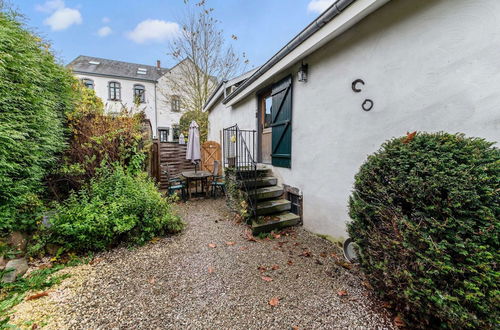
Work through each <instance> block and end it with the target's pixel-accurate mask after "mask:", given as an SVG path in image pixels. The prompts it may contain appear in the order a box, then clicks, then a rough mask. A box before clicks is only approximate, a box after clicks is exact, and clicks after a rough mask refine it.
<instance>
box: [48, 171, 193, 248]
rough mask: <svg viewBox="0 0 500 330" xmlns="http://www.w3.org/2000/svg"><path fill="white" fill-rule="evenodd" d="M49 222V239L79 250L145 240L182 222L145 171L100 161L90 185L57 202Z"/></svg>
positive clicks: (164, 232) (177, 227) (175, 227)
mask: <svg viewBox="0 0 500 330" xmlns="http://www.w3.org/2000/svg"><path fill="white" fill-rule="evenodd" d="M50 222H51V224H52V226H51V227H50V228H48V229H46V232H45V235H43V237H45V239H46V241H47V242H51V243H54V244H58V245H61V246H63V247H65V248H66V249H67V250H76V251H89V250H91V251H92V250H94V251H97V250H104V249H107V248H110V247H112V246H114V245H116V244H118V243H120V242H128V243H129V244H144V243H146V242H148V241H150V240H151V239H152V238H153V237H154V236H158V235H164V234H167V233H174V232H178V231H180V230H181V229H182V227H183V223H182V221H181V220H180V219H179V218H178V217H177V216H175V215H173V213H172V210H171V206H170V204H169V202H168V201H167V200H166V199H165V198H163V197H162V196H161V194H160V192H158V190H157V188H156V186H155V184H154V183H153V181H152V180H151V179H150V178H148V177H147V175H146V173H143V172H140V173H133V171H131V170H130V169H127V170H125V169H124V168H123V167H122V166H120V165H115V166H114V167H113V168H110V167H106V166H105V167H102V168H101V169H100V170H99V171H98V173H97V176H96V177H95V178H93V179H92V180H91V182H90V184H89V185H88V186H84V187H83V188H82V189H81V190H80V191H79V192H78V193H72V194H71V195H70V197H69V198H68V200H66V201H65V202H64V203H62V204H60V205H58V207H56V213H55V215H54V216H53V217H52V218H51V220H50Z"/></svg>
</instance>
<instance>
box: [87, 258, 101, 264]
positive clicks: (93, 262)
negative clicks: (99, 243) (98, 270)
mask: <svg viewBox="0 0 500 330" xmlns="http://www.w3.org/2000/svg"><path fill="white" fill-rule="evenodd" d="M101 261H102V259H101V258H94V259H92V261H90V262H89V264H91V265H95V264H98V263H100V262H101Z"/></svg>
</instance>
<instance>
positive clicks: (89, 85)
mask: <svg viewBox="0 0 500 330" xmlns="http://www.w3.org/2000/svg"><path fill="white" fill-rule="evenodd" d="M82 83H83V85H84V86H85V87H87V88H90V89H94V81H93V80H92V79H88V78H83V79H82Z"/></svg>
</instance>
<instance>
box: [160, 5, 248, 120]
mask: <svg viewBox="0 0 500 330" xmlns="http://www.w3.org/2000/svg"><path fill="white" fill-rule="evenodd" d="M184 2H185V3H186V4H187V5H188V10H187V13H186V15H185V16H184V17H183V19H182V21H181V22H180V24H181V26H182V29H181V31H180V33H179V36H178V37H177V38H175V39H174V40H173V41H172V42H171V43H170V45H169V52H168V53H169V55H170V56H171V57H172V58H173V59H174V60H175V61H177V62H180V63H179V64H178V65H177V66H176V67H175V69H172V70H170V72H169V73H167V74H166V79H167V84H168V88H167V89H166V90H165V91H162V93H163V94H164V95H165V96H166V100H167V102H169V100H171V97H172V96H173V95H180V96H181V97H182V107H183V109H184V110H188V111H201V109H202V108H203V105H204V104H205V103H206V101H207V100H208V97H209V96H210V94H211V93H212V92H213V90H214V89H215V87H216V86H217V83H218V82H219V81H222V80H225V79H228V78H229V77H231V76H233V75H234V74H236V73H239V72H240V70H242V69H243V66H244V65H245V64H247V62H248V61H247V60H246V59H245V54H242V55H241V56H238V54H237V53H236V51H235V50H234V48H233V47H232V46H231V45H229V44H227V42H226V40H225V38H224V34H223V31H222V29H220V27H219V23H220V22H219V21H218V20H217V19H215V18H214V17H213V15H212V13H213V9H212V8H207V7H206V2H205V1H204V0H202V1H200V2H198V3H196V4H195V5H194V6H193V5H190V4H189V1H187V0H185V1H184ZM232 38H233V39H234V40H236V39H237V38H236V37H235V36H234V35H233V37H232Z"/></svg>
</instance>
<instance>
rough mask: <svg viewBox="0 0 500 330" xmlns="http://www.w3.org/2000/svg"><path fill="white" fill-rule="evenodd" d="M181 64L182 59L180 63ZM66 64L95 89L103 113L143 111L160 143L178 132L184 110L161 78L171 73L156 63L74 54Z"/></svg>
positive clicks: (171, 138)
mask: <svg viewBox="0 0 500 330" xmlns="http://www.w3.org/2000/svg"><path fill="white" fill-rule="evenodd" d="M181 63H182V62H181ZM68 67H69V68H71V69H72V70H73V73H74V74H75V76H76V77H77V78H78V79H80V80H82V81H83V82H84V84H85V85H86V86H87V87H89V88H92V89H94V90H95V92H96V95H97V96H98V97H100V98H101V99H102V100H103V102H104V104H105V107H106V109H105V111H106V112H107V113H117V112H120V111H121V110H122V109H123V108H126V109H129V110H132V111H144V113H145V114H146V118H147V119H149V120H150V122H151V126H152V129H153V137H154V138H159V139H160V141H162V142H167V141H174V140H177V139H178V135H179V128H178V127H179V119H180V117H181V116H182V114H183V112H184V109H183V107H182V96H181V95H175V94H174V93H172V92H171V89H170V88H169V85H168V79H166V78H165V77H166V76H167V75H171V74H173V73H175V72H172V71H175V70H176V68H178V65H176V66H175V67H174V68H172V69H166V68H162V67H161V66H160V61H158V62H157V65H156V66H150V65H142V64H135V63H127V62H121V61H114V60H109V59H103V58H97V57H90V56H78V57H77V58H76V59H74V60H73V61H72V62H71V63H70V64H68Z"/></svg>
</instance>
